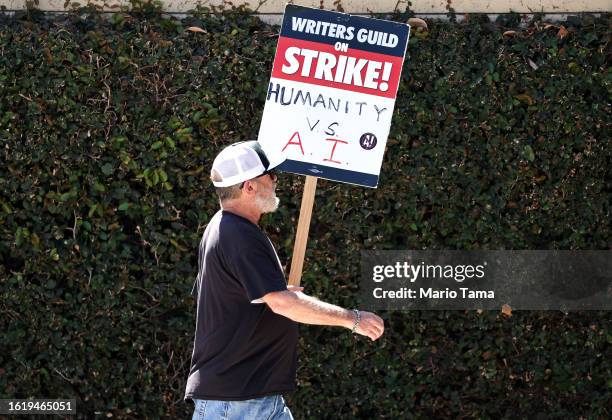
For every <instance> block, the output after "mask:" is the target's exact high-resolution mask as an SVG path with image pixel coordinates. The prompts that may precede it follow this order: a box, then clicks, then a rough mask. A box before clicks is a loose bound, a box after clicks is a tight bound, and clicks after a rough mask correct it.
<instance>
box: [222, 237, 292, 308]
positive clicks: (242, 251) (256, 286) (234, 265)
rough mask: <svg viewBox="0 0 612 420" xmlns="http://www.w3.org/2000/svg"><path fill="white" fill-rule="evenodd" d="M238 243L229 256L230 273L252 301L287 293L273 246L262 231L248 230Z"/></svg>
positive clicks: (239, 238) (236, 241)
mask: <svg viewBox="0 0 612 420" xmlns="http://www.w3.org/2000/svg"><path fill="white" fill-rule="evenodd" d="M234 241H235V243H234V246H232V247H231V251H230V252H229V255H228V254H226V255H227V256H228V260H229V261H228V262H229V264H230V270H231V271H232V273H233V274H234V275H235V276H236V278H237V279H238V281H239V282H240V284H241V285H242V287H243V288H244V290H245V292H246V295H247V298H248V299H249V301H254V300H256V299H259V298H261V297H263V296H265V295H266V294H268V293H270V292H278V291H281V290H286V289H287V282H286V281H285V276H284V274H283V271H282V268H281V267H280V265H279V262H278V258H277V256H276V253H275V252H274V249H273V248H272V244H271V243H270V241H269V240H268V238H267V237H266V236H265V235H264V234H263V233H262V232H261V231H258V230H255V229H247V230H246V232H243V235H241V236H240V237H236V238H235V239H234Z"/></svg>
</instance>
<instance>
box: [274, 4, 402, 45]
mask: <svg viewBox="0 0 612 420" xmlns="http://www.w3.org/2000/svg"><path fill="white" fill-rule="evenodd" d="M293 17H301V18H304V19H311V20H316V21H322V22H329V23H337V24H341V25H344V26H354V27H355V29H356V31H357V30H359V29H361V28H365V29H370V30H374V31H380V32H387V33H393V34H395V35H397V36H398V38H399V40H398V43H397V45H396V46H395V47H393V48H390V47H383V46H379V45H370V44H368V43H367V42H365V43H364V42H358V41H357V39H356V36H357V33H356V32H355V37H354V38H353V39H352V40H350V41H344V40H342V39H340V38H332V37H328V36H323V35H314V34H307V33H304V32H299V31H294V30H293V29H292V27H291V22H292V20H293ZM409 32H410V26H409V25H408V24H406V23H399V22H392V21H389V20H382V19H372V18H366V17H361V16H352V15H349V14H346V13H339V12H330V11H327V10H320V9H312V8H310V7H302V6H296V5H293V4H288V5H287V6H286V7H285V16H284V18H283V23H282V27H281V32H280V36H283V37H289V38H295V39H303V40H305V41H312V42H320V43H323V44H330V45H334V44H335V43H336V42H347V43H348V47H349V48H354V49H356V50H362V51H370V52H374V53H378V54H387V55H393V56H397V57H404V54H405V52H406V46H407V44H408V35H409Z"/></svg>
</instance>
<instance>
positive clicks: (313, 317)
mask: <svg viewBox="0 0 612 420" xmlns="http://www.w3.org/2000/svg"><path fill="white" fill-rule="evenodd" d="M281 293H283V294H284V296H283V298H284V299H283V301H282V304H274V303H272V302H266V303H268V305H269V306H270V307H271V309H272V310H273V311H274V312H276V313H277V314H279V315H283V316H286V317H287V318H289V319H291V320H293V321H296V322H301V323H303V324H313V325H334V326H341V327H346V328H349V329H350V328H352V327H353V324H354V323H355V314H354V313H353V311H350V310H347V309H344V308H341V307H340V306H336V305H332V304H331V303H327V302H322V301H320V300H318V299H316V298H314V297H312V296H308V295H305V294H304V293H301V292H299V293H294V292H289V291H287V292H281Z"/></svg>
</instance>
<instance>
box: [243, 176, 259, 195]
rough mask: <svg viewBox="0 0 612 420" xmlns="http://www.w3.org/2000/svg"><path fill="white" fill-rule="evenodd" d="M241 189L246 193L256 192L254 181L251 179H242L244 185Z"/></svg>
mask: <svg viewBox="0 0 612 420" xmlns="http://www.w3.org/2000/svg"><path fill="white" fill-rule="evenodd" d="M242 191H244V192H245V193H246V194H247V195H250V194H255V193H256V192H257V187H256V184H255V182H253V180H252V179H250V180H248V181H244V187H242Z"/></svg>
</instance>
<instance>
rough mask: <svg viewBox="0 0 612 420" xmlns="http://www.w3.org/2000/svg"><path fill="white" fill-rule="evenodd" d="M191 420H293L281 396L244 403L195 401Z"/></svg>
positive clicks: (245, 401)
mask: <svg viewBox="0 0 612 420" xmlns="http://www.w3.org/2000/svg"><path fill="white" fill-rule="evenodd" d="M193 402H194V403H195V409H194V410H193V417H192V418H191V420H251V419H253V420H293V416H292V415H291V411H289V407H287V406H286V405H285V400H284V399H283V397H282V396H281V395H271V396H269V397H262V398H255V399H252V400H244V401H216V400H195V399H194V400H193Z"/></svg>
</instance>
